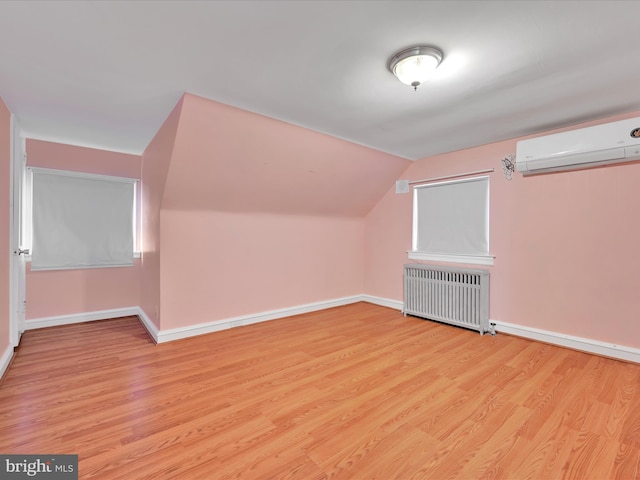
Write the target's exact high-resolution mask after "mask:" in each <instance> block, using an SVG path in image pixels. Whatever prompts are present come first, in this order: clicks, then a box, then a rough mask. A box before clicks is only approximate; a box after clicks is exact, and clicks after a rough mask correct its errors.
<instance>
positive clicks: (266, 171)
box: [143, 94, 410, 330]
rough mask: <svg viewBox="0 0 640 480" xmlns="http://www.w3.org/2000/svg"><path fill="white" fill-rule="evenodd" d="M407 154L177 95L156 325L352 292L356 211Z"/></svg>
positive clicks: (359, 241)
mask: <svg viewBox="0 0 640 480" xmlns="http://www.w3.org/2000/svg"><path fill="white" fill-rule="evenodd" d="M169 130H170V129H167V131H169ZM161 137H162V138H165V136H164V134H163V135H162V136H161ZM158 142H160V140H158ZM148 150H149V149H148ZM167 150H168V147H165V148H164V151H165V152H166V151H167ZM143 158H144V162H143V173H144V171H145V168H146V165H147V163H146V162H147V160H146V158H147V152H145V155H144V156H143ZM409 164H410V162H409V161H407V160H404V159H401V158H398V157H394V156H392V155H388V154H385V153H382V152H378V151H375V150H371V149H369V148H365V147H362V146H359V145H354V144H352V143H349V142H345V141H343V140H339V139H336V138H333V137H329V136H327V135H323V134H320V133H317V132H312V131H310V130H307V129H304V128H300V127H297V126H294V125H290V124H287V123H284V122H280V121H278V120H274V119H271V118H267V117H263V116H261V115H256V114H253V113H250V112H247V111H244V110H240V109H237V108H233V107H230V106H227V105H223V104H220V103H217V102H212V101H210V100H206V99H203V98H200V97H196V96H193V95H188V94H187V95H185V96H184V97H183V104H182V110H181V112H180V118H179V125H178V129H177V133H176V137H175V143H174V144H173V152H172V155H171V163H170V166H169V172H168V175H167V179H166V184H165V186H164V194H163V198H162V208H161V214H160V218H161V221H160V242H161V249H160V293H161V294H160V297H159V299H157V300H156V301H157V302H160V300H161V302H162V305H161V321H160V325H161V327H162V329H163V330H165V329H169V328H177V327H184V326H188V325H193V324H197V323H203V322H209V321H213V320H220V319H225V318H230V317H235V316H240V315H247V314H256V313H261V312H264V311H267V310H273V309H281V308H287V307H295V306H298V305H303V304H307V303H314V302H319V301H325V300H332V299H335V298H340V297H346V296H351V295H356V294H360V293H362V289H363V267H364V265H363V259H364V253H363V250H362V247H363V244H364V238H363V234H364V215H365V214H366V213H367V212H368V211H369V210H370V209H371V208H372V207H373V206H374V205H375V203H376V202H377V200H378V199H379V197H380V195H381V194H382V193H383V192H384V191H385V190H386V189H387V187H388V185H389V183H391V182H393V181H394V180H395V178H396V177H397V176H398V175H399V173H400V172H402V171H403V170H404V169H405V168H406V167H407V166H408V165H409ZM363 172H365V173H364V175H363ZM144 178H146V177H144V175H143V179H144ZM145 185H146V183H145ZM145 244H146V241H145ZM156 308H157V307H154V309H156Z"/></svg>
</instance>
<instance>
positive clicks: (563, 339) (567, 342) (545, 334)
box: [490, 320, 640, 363]
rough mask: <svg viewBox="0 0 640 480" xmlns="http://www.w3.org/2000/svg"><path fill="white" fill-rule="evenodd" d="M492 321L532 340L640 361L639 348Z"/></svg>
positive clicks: (502, 329)
mask: <svg viewBox="0 0 640 480" xmlns="http://www.w3.org/2000/svg"><path fill="white" fill-rule="evenodd" d="M490 321H491V323H494V324H495V325H496V330H497V331H498V332H502V333H508V334H511V335H516V336H518V337H524V338H529V339H531V340H538V341H540V342H545V343H551V344H554V345H559V346H561V347H567V348H572V349H574V350H580V351H583V352H588V353H593V354H596V355H602V356H605V357H611V358H616V359H619V360H626V361H628V362H635V363H640V349H638V348H633V347H627V346H624V345H616V344H613V343H606V342H601V341H599V340H592V339H590V338H582V337H574V336H573V335H565V334H562V333H557V332H551V331H549V330H540V329H538V328H532V327H525V326H522V325H515V324H513V323H507V322H500V321H497V320H490Z"/></svg>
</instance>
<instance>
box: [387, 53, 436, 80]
mask: <svg viewBox="0 0 640 480" xmlns="http://www.w3.org/2000/svg"><path fill="white" fill-rule="evenodd" d="M441 61H442V52H441V51H440V50H438V49H437V48H435V47H426V46H418V47H409V48H405V49H404V50H401V51H399V52H398V53H396V54H395V55H394V56H393V57H391V60H389V65H388V67H389V70H390V71H391V73H393V74H394V75H395V76H396V77H398V80H400V81H401V82H402V83H404V84H405V85H411V86H412V87H413V89H414V90H418V86H419V85H420V84H422V83H424V82H425V81H427V80H428V79H429V78H430V77H431V75H433V72H435V70H436V67H437V66H438V65H440V62H441Z"/></svg>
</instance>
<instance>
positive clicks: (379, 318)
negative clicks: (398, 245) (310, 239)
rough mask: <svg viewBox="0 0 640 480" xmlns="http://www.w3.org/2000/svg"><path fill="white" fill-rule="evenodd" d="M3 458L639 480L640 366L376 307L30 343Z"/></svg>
mask: <svg viewBox="0 0 640 480" xmlns="http://www.w3.org/2000/svg"><path fill="white" fill-rule="evenodd" d="M0 453H5V454H6V453H18V454H31V453H33V454H38V453H39V454H51V453H57V454H64V453H75V454H79V462H80V463H79V471H80V478H83V479H91V478H99V479H105V480H110V479H127V480H138V479H161V480H164V479H187V480H197V479H212V480H223V479H232V478H240V479H278V480H279V479H298V480H315V479H317V480H320V479H349V480H354V479H355V480H359V479H362V480H370V479H381V480H390V479H403V480H404V479H407V480H409V479H420V480H423V479H429V480H440V479H472V480H481V479H513V480H520V479H522V480H524V479H532V480H534V479H535V480H546V479H579V480H585V479H594V480H605V479H606V480H609V479H625V480H628V479H630V480H634V479H635V480H638V479H640V474H639V471H638V469H639V462H640V365H636V364H631V363H624V362H620V361H616V360H611V359H607V358H602V357H597V356H592V355H589V354H586V353H580V352H576V351H572V350H568V349H563V348H558V347H554V346H550V345H545V344H542V343H536V342H532V341H528V340H524V339H520V338H517V337H510V336H507V335H503V334H498V335H497V336H495V337H491V336H486V335H485V336H484V337H481V336H480V335H478V334H477V333H474V332H471V331H467V330H462V329H458V328H455V327H451V326H446V325H441V324H437V323H434V322H430V321H425V320H421V319H417V318H413V317H403V316H402V315H401V314H400V313H399V312H397V311H395V310H391V309H387V308H383V307H378V306H374V305H370V304H366V303H359V304H354V305H349V306H345V307H339V308H334V309H330V310H325V311H322V312H316V313H311V314H306V315H300V316H296V317H290V318H286V319H281V320H274V321H270V322H265V323H260V324H255V325H250V326H246V327H240V328H236V329H231V330H225V331H222V332H217V333H213V334H209V335H203V336H200V337H195V338H190V339H185V340H180V341H176V342H171V343H166V344H161V345H154V344H153V343H152V342H151V341H150V340H149V338H148V337H147V334H146V333H145V331H144V329H143V327H142V326H141V325H140V323H139V321H138V319H137V318H134V317H129V318H123V319H115V320H108V321H100V322H92V323H85V324H77V325H68V326H63V327H53V328H47V329H42V330H34V331H28V332H26V333H25V334H24V336H23V339H22V344H21V346H20V348H19V349H18V352H17V354H16V357H15V360H14V362H13V364H12V365H11V367H10V369H9V371H8V372H7V374H6V375H5V379H4V382H3V383H2V384H1V385H0Z"/></svg>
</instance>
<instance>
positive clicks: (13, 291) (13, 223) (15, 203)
mask: <svg viewBox="0 0 640 480" xmlns="http://www.w3.org/2000/svg"><path fill="white" fill-rule="evenodd" d="M10 123H11V127H10V130H11V147H10V150H11V162H10V163H11V174H10V175H11V179H10V185H11V186H10V196H11V208H10V213H9V218H10V220H9V232H10V233H9V234H10V238H11V240H10V241H11V250H10V252H9V257H10V259H9V269H10V281H9V308H10V312H9V341H10V342H11V346H13V347H17V346H18V344H19V343H20V336H21V335H22V332H24V330H25V313H26V308H25V307H26V281H25V277H26V260H25V255H24V254H23V253H24V252H23V251H22V249H21V247H22V245H21V237H22V203H23V202H22V195H23V187H24V175H25V172H26V155H25V139H24V138H23V137H22V135H21V132H20V128H19V126H18V123H17V121H16V119H15V117H14V116H13V115H11V122H10Z"/></svg>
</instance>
